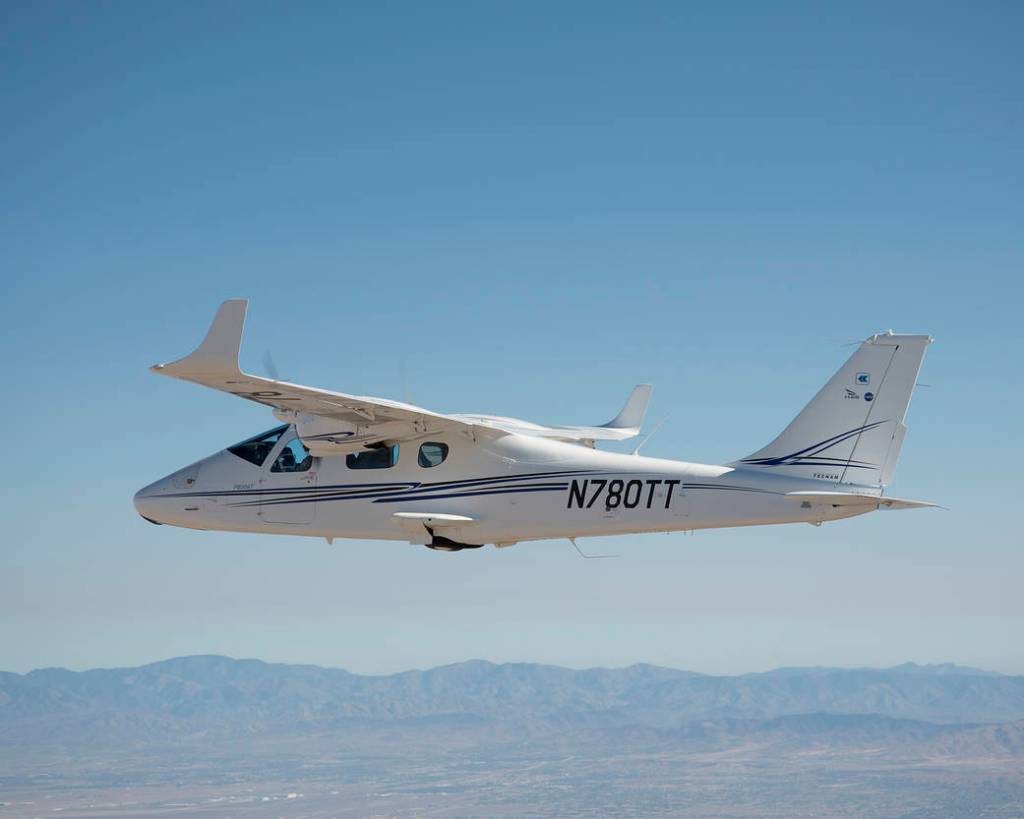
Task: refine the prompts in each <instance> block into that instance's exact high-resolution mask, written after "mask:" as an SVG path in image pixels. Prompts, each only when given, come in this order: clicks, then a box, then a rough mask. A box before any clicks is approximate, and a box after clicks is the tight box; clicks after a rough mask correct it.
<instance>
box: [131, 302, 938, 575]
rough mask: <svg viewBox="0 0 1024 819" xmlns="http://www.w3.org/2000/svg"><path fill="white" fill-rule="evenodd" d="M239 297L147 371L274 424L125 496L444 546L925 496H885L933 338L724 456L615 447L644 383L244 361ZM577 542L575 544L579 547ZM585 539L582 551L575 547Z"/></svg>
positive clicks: (289, 530)
mask: <svg viewBox="0 0 1024 819" xmlns="http://www.w3.org/2000/svg"><path fill="white" fill-rule="evenodd" d="M247 307H248V302H247V300H245V299H232V300H229V301H226V302H224V303H223V304H222V305H221V306H220V308H219V309H218V311H217V314H216V316H215V317H214V320H213V323H212V324H211V326H210V329H209V331H208V332H207V334H206V337H205V338H204V340H203V342H202V343H201V344H200V345H199V347H198V348H196V350H195V351H194V352H193V353H191V354H190V355H188V356H186V357H185V358H182V359H180V360H177V361H174V362H172V363H169V364H158V365H156V366H154V367H152V368H151V369H152V371H153V372H155V373H158V374H160V375H166V376H171V377H173V378H178V379H181V380H183V381H191V382H193V383H195V384H201V385H203V386H204V387H210V388H212V389H215V390H220V391H222V392H227V393H230V394H231V395H237V396H239V397H240V398H244V399H246V400H248V401H254V402H256V403H258V404H264V405H266V406H268V407H271V408H272V410H273V414H274V416H275V417H276V419H277V420H278V421H279V422H280V423H279V425H278V426H275V427H274V428H273V429H270V430H268V431H266V432H261V433H259V434H258V435H254V436H252V437H251V438H246V439H245V440H244V441H241V442H240V443H237V444H234V445H232V446H229V447H227V448H226V449H224V450H221V451H220V452H217V453H214V454H213V455H210V456H209V457H206V458H203V459H202V460H200V461H197V462H196V463H194V464H191V465H190V466H186V467H184V468H183V469H179V470H178V471H176V472H174V473H172V474H170V475H168V476H167V477H165V478H161V479H160V480H158V481H156V482H155V483H152V484H150V485H149V486H146V487H145V488H143V489H141V490H140V491H139V492H138V493H137V494H136V495H135V508H136V510H137V511H138V513H139V514H140V515H141V516H142V517H143V518H145V519H146V520H147V521H149V522H151V523H156V524H169V525H172V526H181V527H187V528H190V529H203V530H221V531H232V532H257V533H265V534H278V535H281V534H284V535H305V536H313V537H322V538H325V539H326V540H327V541H328V542H329V543H331V542H333V540H334V539H335V538H354V539H358V540H391V541H406V542H409V543H412V544H420V545H424V546H427V547H429V548H431V549H435V550H439V551H450V552H455V551H461V550H464V549H476V548H479V547H481V546H484V545H486V544H494V545H495V546H496V547H499V548H500V547H506V546H511V545H513V544H515V543H519V542H523V541H534V540H543V539H550V538H568V539H569V540H571V541H572V542H573V544H574V545H575V543H576V540H575V539H576V538H578V537H587V536H600V535H622V534H636V533H646V532H679V531H682V532H691V531H694V530H698V529H711V528H723V527H734V526H759V525H766V524H782V523H811V524H815V525H821V524H822V523H823V522H825V521H833V520H839V519H842V518H849V517H854V516H856V515H862V514H865V513H866V512H872V511H875V510H878V509H912V508H922V507H932V506H935V504H932V503H926V502H923V501H913V500H902V499H898V498H892V497H888V496H886V495H885V487H886V486H887V485H888V484H889V483H890V482H891V480H892V477H893V473H894V471H895V468H896V460H897V458H898V457H899V454H900V448H901V447H902V444H903V439H904V435H905V434H906V430H907V428H906V426H905V424H904V420H905V416H906V412H907V407H908V406H909V404H910V397H911V394H912V392H913V389H914V386H915V384H916V383H917V377H918V372H919V371H920V368H921V363H922V361H923V359H924V353H925V349H926V348H927V346H928V345H929V344H930V343H931V341H932V338H931V337H930V336H927V335H899V334H894V333H893V332H892V331H891V330H890V331H889V332H887V333H880V334H875V335H872V336H871V337H869V338H868V339H866V340H865V341H864V342H863V343H862V344H861V345H860V346H859V347H858V349H857V350H856V352H854V353H853V355H852V356H851V357H850V358H849V360H847V362H846V363H845V364H843V366H842V367H840V369H839V370H838V372H836V374H835V375H834V376H832V378H831V379H830V380H829V381H828V383H826V384H825V386H824V387H822V388H821V390H820V391H819V392H818V393H817V394H816V395H815V396H814V398H812V399H811V401H810V403H809V404H807V406H806V407H805V408H804V409H803V410H802V411H801V412H800V414H799V415H797V416H796V418H794V419H793V421H792V422H791V423H790V424H789V426H787V427H786V428H785V429H784V430H783V431H782V432H781V433H780V434H779V435H778V437H776V438H775V439H774V440H773V441H771V443H769V444H768V445H767V446H765V447H763V448H762V449H759V450H757V451H756V452H753V453H751V454H750V455H747V456H746V457H743V458H739V459H738V460H735V461H731V462H729V463H726V464H723V465H709V464H698V463H687V462H685V461H675V460H666V459H662V458H651V457H646V456H643V455H640V454H639V447H638V448H637V450H636V451H634V452H633V453H632V454H627V453H622V452H610V451H607V450H601V449H598V448H597V444H598V442H603V441H623V440H626V439H629V438H633V437H635V436H637V435H639V433H640V428H641V424H642V422H643V418H644V415H645V412H646V410H647V404H648V401H649V400H650V397H651V390H652V388H651V386H650V385H646V384H641V385H639V386H637V387H636V388H635V389H634V390H633V392H632V394H631V395H630V396H629V400H627V401H626V404H625V406H624V407H623V408H622V411H621V412H620V413H619V414H618V415H616V416H615V418H613V419H612V420H611V421H609V422H607V423H605V424H600V425H598V426H545V425H541V424H534V423H530V422H528V421H522V420H519V419H516V418H505V417H501V416H494V415H480V414H442V413H437V412H432V411H430V410H427V409H423V408H421V407H417V406H413V405H411V404H407V403H403V402H400V401H391V400H387V399H383V398H370V397H364V396H357V395H349V394H347V393H340V392H333V391H331V390H323V389H318V388H314V387H304V386H301V385H298V384H292V383H289V382H287V381H281V380H278V379H277V378H263V377H260V376H256V375H251V374H249V373H245V372H242V370H241V369H240V368H239V363H238V355H239V350H240V347H241V341H242V331H243V326H244V323H245V315H246V310H247ZM577 548H578V547H577ZM584 556H586V555H584Z"/></svg>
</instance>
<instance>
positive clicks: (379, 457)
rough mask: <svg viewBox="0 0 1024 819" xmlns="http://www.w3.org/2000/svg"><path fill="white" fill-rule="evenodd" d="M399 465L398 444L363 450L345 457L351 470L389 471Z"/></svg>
mask: <svg viewBox="0 0 1024 819" xmlns="http://www.w3.org/2000/svg"><path fill="white" fill-rule="evenodd" d="M397 463H398V444H395V445H394V446H382V447H378V448H376V449H363V450H360V451H359V452H350V453H349V454H348V455H346V456H345V464H346V465H347V466H348V468H349V469H388V468H390V467H392V466H394V465H395V464H397Z"/></svg>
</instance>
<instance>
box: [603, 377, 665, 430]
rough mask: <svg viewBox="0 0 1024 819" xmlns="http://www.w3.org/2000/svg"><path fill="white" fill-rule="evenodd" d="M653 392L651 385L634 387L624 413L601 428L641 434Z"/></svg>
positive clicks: (623, 409)
mask: <svg viewBox="0 0 1024 819" xmlns="http://www.w3.org/2000/svg"><path fill="white" fill-rule="evenodd" d="M653 391H654V387H652V386H651V385H650V384H637V385H636V386H635V387H633V392H631V393H630V394H629V399H628V400H627V401H626V406H624V407H623V408H622V412H620V413H619V414H618V415H616V416H615V417H614V418H613V419H612V420H611V421H609V422H608V423H607V424H602V425H601V426H602V427H604V428H605V429H632V430H636V431H637V432H639V431H640V427H641V426H642V425H643V422H644V415H645V414H646V413H647V404H648V403H649V402H650V400H651V393H652V392H653Z"/></svg>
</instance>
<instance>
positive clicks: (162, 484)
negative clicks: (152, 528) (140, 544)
mask: <svg viewBox="0 0 1024 819" xmlns="http://www.w3.org/2000/svg"><path fill="white" fill-rule="evenodd" d="M166 492H167V479H166V478H165V479H163V480H160V481H157V482H156V483H151V484H150V485H149V486H144V487H143V488H142V489H140V490H139V491H138V492H136V493H135V497H134V498H133V501H132V502H133V503H134V504H135V511H136V512H138V513H139V515H141V516H142V517H143V518H144V519H145V520H148V521H149V522H150V523H155V524H156V525H157V526H160V525H161V524H162V523H163V522H164V521H163V520H162V519H161V518H162V513H163V511H164V507H166V506H167V500H166V499H165V498H163V497H162V495H164V494H165V493H166Z"/></svg>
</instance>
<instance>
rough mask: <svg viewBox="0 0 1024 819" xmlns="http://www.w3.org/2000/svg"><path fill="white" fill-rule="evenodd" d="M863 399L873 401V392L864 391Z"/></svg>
mask: <svg viewBox="0 0 1024 819" xmlns="http://www.w3.org/2000/svg"><path fill="white" fill-rule="evenodd" d="M864 400H865V401H874V400H875V394H874V393H873V392H866V393H864Z"/></svg>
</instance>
